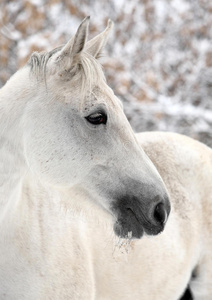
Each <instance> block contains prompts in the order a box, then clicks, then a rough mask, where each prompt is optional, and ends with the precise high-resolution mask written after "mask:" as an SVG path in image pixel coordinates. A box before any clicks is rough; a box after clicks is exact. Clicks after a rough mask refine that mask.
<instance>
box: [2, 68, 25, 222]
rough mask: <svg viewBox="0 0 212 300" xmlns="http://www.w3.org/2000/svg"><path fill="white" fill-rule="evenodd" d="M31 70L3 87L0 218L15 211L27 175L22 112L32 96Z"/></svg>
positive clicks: (23, 71) (18, 75)
mask: <svg viewBox="0 0 212 300" xmlns="http://www.w3.org/2000/svg"><path fill="white" fill-rule="evenodd" d="M28 73H29V70H28V68H24V69H22V70H20V71H18V72H17V73H16V74H15V75H13V76H12V77H11V78H10V80H9V81H8V82H7V83H6V85H5V86H4V87H3V88H2V89H1V90H0V220H2V219H4V218H5V216H6V215H7V214H8V213H9V212H12V207H14V203H15V202H16V199H17V198H18V195H19V194H20V191H21V180H22V177H23V175H24V168H25V162H24V155H23V143H22V140H23V139H22V133H23V130H22V128H21V127H22V118H21V117H22V115H23V112H24V107H25V105H26V103H27V100H28V99H29V98H28V96H29V90H30V88H29V84H30V83H29V81H30V79H29V76H28Z"/></svg>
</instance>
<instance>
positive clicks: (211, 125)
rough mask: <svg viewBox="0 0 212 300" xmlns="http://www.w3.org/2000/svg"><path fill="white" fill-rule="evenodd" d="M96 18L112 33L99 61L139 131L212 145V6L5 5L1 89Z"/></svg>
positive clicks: (109, 0)
mask: <svg viewBox="0 0 212 300" xmlns="http://www.w3.org/2000/svg"><path fill="white" fill-rule="evenodd" d="M87 15H90V16H91V22H90V38H92V37H93V36H94V35H96V34H98V33H99V32H101V31H102V30H104V28H105V26H106V24H107V20H108V18H111V19H112V20H113V21H114V23H115V27H114V30H113V34H112V35H111V37H110V39H109V42H108V45H107V47H106V49H105V51H104V56H103V58H101V62H102V64H103V67H104V70H105V73H106V78H107V81H108V83H109V85H110V86H111V87H112V88H113V90H114V92H115V93H116V95H117V96H118V97H119V98H120V99H121V100H122V101H123V104H124V109H125V112H126V115H127V117H128V119H129V121H130V123H131V125H132V127H133V128H134V130H135V131H152V130H163V131H175V132H179V133H183V134H186V135H189V136H191V137H194V138H196V139H199V140H200V141H202V142H204V143H206V144H207V145H209V146H212V100H211V99H212V1H209V0H131V1H130V0H101V1H100V0H31V1H27V0H14V1H12V0H11V1H8V0H0V87H1V86H3V85H4V83H5V82H6V81H7V80H8V79H9V77H10V76H11V75H12V74H13V73H14V72H15V71H16V70H17V69H18V68H20V67H22V66H23V65H24V64H25V63H26V61H27V60H28V58H29V56H30V54H31V53H32V52H33V51H43V50H51V49H52V48H54V47H56V46H58V45H61V44H64V43H65V42H67V41H68V39H69V38H70V37H71V36H72V35H73V34H74V33H75V31H76V29H77V27H78V25H79V24H80V22H81V21H82V19H83V18H84V17H85V16H87Z"/></svg>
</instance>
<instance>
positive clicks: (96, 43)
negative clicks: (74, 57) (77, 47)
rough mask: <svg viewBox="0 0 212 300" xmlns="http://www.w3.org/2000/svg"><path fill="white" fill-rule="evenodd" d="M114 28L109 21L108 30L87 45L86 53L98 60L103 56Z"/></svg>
mask: <svg viewBox="0 0 212 300" xmlns="http://www.w3.org/2000/svg"><path fill="white" fill-rule="evenodd" d="M112 28H113V22H112V21H111V20H110V19H109V20H108V23H107V27H106V29H105V30H104V31H103V32H102V33H100V34H98V35H97V36H96V37H95V38H93V39H92V40H90V41H88V42H87V43H86V46H85V50H86V52H88V53H89V54H91V55H92V56H93V57H95V58H98V57H99V56H100V54H101V51H102V49H103V48H104V47H105V45H106V43H107V40H108V36H109V33H110V31H111V29H112Z"/></svg>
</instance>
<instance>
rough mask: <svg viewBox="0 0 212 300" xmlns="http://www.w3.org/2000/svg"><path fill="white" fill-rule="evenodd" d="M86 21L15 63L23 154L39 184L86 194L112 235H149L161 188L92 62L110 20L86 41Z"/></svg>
mask: <svg viewBox="0 0 212 300" xmlns="http://www.w3.org/2000/svg"><path fill="white" fill-rule="evenodd" d="M88 23H89V18H86V19H85V20H84V21H83V22H82V23H81V25H80V26H79V28H78V30H77V32H76V34H75V36H74V37H73V38H72V39H71V40H70V41H69V42H68V43H67V44H66V45H64V46H61V47H59V48H56V49H54V50H52V51H50V52H45V53H34V54H32V56H31V58H30V60H29V62H28V63H27V65H26V66H25V67H24V68H23V70H22V71H21V72H22V74H27V76H26V77H25V79H24V80H22V83H23V82H24V81H25V85H26V84H27V80H28V82H29V84H28V91H27V93H25V94H26V95H27V98H28V101H27V103H26V106H25V108H24V114H23V118H22V123H23V126H24V134H23V149H24V155H25V161H26V164H27V165H28V166H29V168H30V170H31V172H32V173H33V174H34V176H37V177H39V178H40V179H41V180H42V182H43V183H44V184H48V185H50V186H52V187H54V188H59V189H62V188H66V187H69V188H71V187H76V186H79V187H83V189H84V190H86V191H87V192H88V194H92V195H94V196H95V199H96V203H97V204H98V205H99V206H101V207H102V208H103V209H105V210H107V211H108V212H109V213H110V214H111V215H112V216H113V218H114V231H115V233H116V234H117V235H118V236H120V237H129V236H130V237H132V238H140V237H141V236H142V235H143V233H144V232H145V233H146V234H149V235H155V234H158V233H160V232H161V231H162V230H163V229H164V226H165V223H166V221H167V217H168V215H169V212H170V202H169V197H168V194H167V190H166V188H165V185H164V183H163V181H162V179H161V177H160V175H159V173H158V172H157V170H156V168H155V166H154V165H153V164H152V162H151V161H150V159H149V158H148V157H147V155H146V154H145V153H144V151H143V149H142V148H141V147H140V145H139V144H138V142H137V140H136V137H135V134H134V132H133V130H132V128H131V126H130V124H129V122H128V120H127V118H126V116H125V114H124V112H123V107H122V104H121V102H120V100H119V99H118V98H117V97H116V96H115V95H114V93H113V91H112V90H111V89H110V88H109V86H108V85H107V83H106V80H105V77H104V74H103V71H102V68H101V65H100V63H99V62H98V57H99V56H100V53H101V51H102V49H103V48H104V46H105V44H106V41H107V38H108V34H109V32H110V31H111V28H112V25H113V24H112V22H111V21H109V22H108V25H107V28H106V29H105V30H104V31H103V32H102V33H101V34H99V35H97V36H96V37H94V38H93V39H91V40H90V41H87V36H88ZM20 76H21V75H20ZM22 76H24V75H22ZM23 97H25V96H24V93H23Z"/></svg>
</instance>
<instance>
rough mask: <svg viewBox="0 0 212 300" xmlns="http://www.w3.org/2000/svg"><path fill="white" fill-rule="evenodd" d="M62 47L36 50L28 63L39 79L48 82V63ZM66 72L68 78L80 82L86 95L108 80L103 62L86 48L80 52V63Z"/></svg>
mask: <svg viewBox="0 0 212 300" xmlns="http://www.w3.org/2000/svg"><path fill="white" fill-rule="evenodd" d="M62 48H63V46H60V47H57V48H55V49H53V50H51V51H50V52H47V51H45V52H40V53H39V52H34V53H33V54H32V55H31V57H30V59H29V61H28V62H27V65H28V66H30V72H31V73H32V74H34V75H35V76H36V77H37V79H39V80H41V79H42V80H45V83H46V75H47V64H48V62H49V60H50V58H51V57H52V56H53V55H54V54H55V53H57V52H59V51H60V50H61V49H62ZM59 68H60V67H59ZM65 73H66V74H65V75H66V80H67V81H69V80H73V81H74V82H75V83H78V85H79V86H80V88H81V92H82V94H84V95H85V94H86V93H87V92H88V91H89V92H91V90H92V88H93V87H94V86H99V85H102V84H103V83H105V82H106V80H105V76H104V73H103V70H102V66H101V64H100V63H99V61H98V60H97V59H95V58H94V57H93V56H92V55H90V54H89V53H87V52H86V50H85V51H83V52H82V53H81V54H80V57H79V61H78V63H77V64H75V65H74V66H73V68H71V70H70V71H66V70H65Z"/></svg>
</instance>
